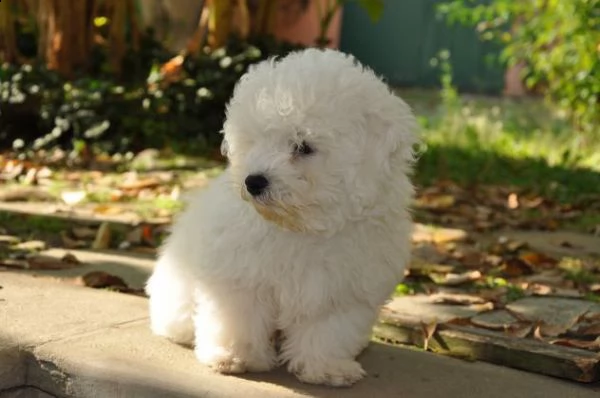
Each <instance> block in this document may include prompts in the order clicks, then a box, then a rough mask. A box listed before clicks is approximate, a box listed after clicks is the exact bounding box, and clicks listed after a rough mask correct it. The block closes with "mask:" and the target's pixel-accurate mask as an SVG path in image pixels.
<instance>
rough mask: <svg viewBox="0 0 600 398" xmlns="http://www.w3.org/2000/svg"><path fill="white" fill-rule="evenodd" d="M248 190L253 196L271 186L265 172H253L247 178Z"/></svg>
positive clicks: (260, 193) (258, 194)
mask: <svg viewBox="0 0 600 398" xmlns="http://www.w3.org/2000/svg"><path fill="white" fill-rule="evenodd" d="M245 184H246V191H248V193H249V194H250V195H252V196H253V197H256V196H260V195H262V194H263V193H264V192H265V191H266V190H267V188H268V187H269V180H268V179H267V177H265V176H264V175H263V174H251V175H249V176H248V177H246V180H245Z"/></svg>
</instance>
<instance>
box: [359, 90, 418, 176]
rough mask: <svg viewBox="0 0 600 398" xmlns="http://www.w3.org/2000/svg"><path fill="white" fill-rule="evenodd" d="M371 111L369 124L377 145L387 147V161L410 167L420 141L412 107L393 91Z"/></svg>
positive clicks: (385, 150)
mask: <svg viewBox="0 0 600 398" xmlns="http://www.w3.org/2000/svg"><path fill="white" fill-rule="evenodd" d="M388 95H389V97H388V98H386V99H385V101H382V102H380V103H379V104H378V105H379V107H377V108H375V109H373V110H371V111H370V112H369V116H368V119H369V126H370V127H371V129H373V130H375V131H374V132H375V134H374V135H375V136H376V138H375V137H374V138H375V140H376V141H377V142H375V145H377V146H378V147H380V148H385V149H384V153H387V154H388V160H387V161H390V160H391V161H394V162H400V163H404V164H405V165H406V166H408V167H410V166H411V164H412V163H413V162H414V160H415V153H416V149H417V145H418V144H419V143H420V139H419V134H418V130H419V127H418V123H417V120H416V118H415V117H414V115H413V113H412V110H411V109H410V107H409V106H408V105H407V104H406V103H405V102H404V101H403V100H402V99H400V98H399V97H397V96H396V95H395V94H393V93H389V94H388Z"/></svg>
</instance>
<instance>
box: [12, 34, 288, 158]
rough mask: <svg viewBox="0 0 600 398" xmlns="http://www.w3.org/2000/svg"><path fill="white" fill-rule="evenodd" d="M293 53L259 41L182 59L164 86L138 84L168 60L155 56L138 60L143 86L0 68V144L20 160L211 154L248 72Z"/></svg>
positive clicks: (41, 70)
mask: <svg viewBox="0 0 600 398" xmlns="http://www.w3.org/2000/svg"><path fill="white" fill-rule="evenodd" d="M296 48H297V47H295V46H291V45H286V44H280V43H277V42H275V41H273V40H272V39H264V38H263V39H260V40H259V41H255V42H253V43H246V42H240V41H237V40H231V41H230V43H228V45H227V46H226V47H224V48H220V49H217V50H215V51H213V52H211V53H203V54H201V55H199V56H197V57H188V58H187V59H185V61H184V63H183V68H182V69H183V70H182V77H181V78H178V79H176V80H175V81H174V82H170V83H169V84H164V82H161V81H160V79H159V81H157V82H155V83H154V84H152V83H150V84H148V83H147V82H146V79H145V77H147V76H148V72H147V71H151V72H150V79H149V80H152V79H154V78H155V76H156V72H157V69H158V65H159V64H161V63H163V62H164V61H165V60H166V59H168V57H165V56H164V54H162V53H160V56H158V55H157V53H153V54H154V55H152V54H146V56H145V57H141V60H142V61H143V65H137V68H138V70H142V71H146V73H145V74H142V75H141V76H142V77H143V79H140V76H139V75H137V76H136V75H131V76H130V78H129V79H128V80H125V81H122V80H121V81H117V80H116V79H115V78H113V77H111V76H108V75H105V74H103V73H102V72H101V71H98V73H97V74H96V75H92V76H89V75H88V76H85V77H82V78H78V79H75V80H73V81H65V80H63V79H62V78H61V77H60V76H58V75H57V74H56V73H54V72H52V71H48V70H47V69H45V68H44V67H42V66H29V65H22V66H18V65H8V64H5V65H2V66H0V143H2V144H4V145H12V146H13V147H14V148H15V149H19V150H20V151H22V153H23V154H26V153H27V151H28V150H38V149H41V148H49V147H54V146H59V147H61V148H70V149H73V150H74V151H78V150H79V151H81V150H83V148H85V146H86V145H85V144H88V143H89V144H93V145H94V146H95V147H97V148H98V149H99V150H102V151H105V152H109V153H115V152H125V151H134V152H135V151H138V150H140V149H143V148H147V147H156V148H164V147H172V148H173V149H174V150H176V151H182V152H189V151H197V152H200V153H206V152H210V151H211V150H213V149H214V148H217V147H218V144H219V142H220V134H218V132H219V131H220V130H221V128H222V122H223V118H224V111H225V105H226V103H227V101H228V100H229V98H230V97H231V94H232V92H233V88H234V86H235V83H236V82H237V81H238V79H239V78H240V77H241V76H242V74H244V73H245V72H246V70H247V68H248V66H249V65H251V64H253V63H255V62H258V61H261V60H263V59H265V58H267V57H269V56H272V55H282V54H285V53H286V52H288V51H290V50H292V49H296ZM131 58H132V59H133V58H134V57H131ZM132 62H133V61H132ZM139 62H140V61H139V60H138V63H139ZM152 64H154V65H155V66H154V68H153V67H152ZM132 68H133V66H132ZM152 71H153V72H154V73H152Z"/></svg>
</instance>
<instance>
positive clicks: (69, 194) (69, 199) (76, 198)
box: [60, 191, 87, 206]
mask: <svg viewBox="0 0 600 398" xmlns="http://www.w3.org/2000/svg"><path fill="white" fill-rule="evenodd" d="M86 196H87V193H86V192H85V191H65V192H62V193H61V194H60V198H61V199H62V201H63V202H65V204H67V205H68V206H74V205H76V204H78V203H80V202H81V201H82V200H83V199H85V197H86Z"/></svg>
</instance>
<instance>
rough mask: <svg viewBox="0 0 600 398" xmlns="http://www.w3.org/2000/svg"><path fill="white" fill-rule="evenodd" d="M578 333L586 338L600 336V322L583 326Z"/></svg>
mask: <svg viewBox="0 0 600 398" xmlns="http://www.w3.org/2000/svg"><path fill="white" fill-rule="evenodd" d="M576 333H577V334H579V335H584V336H600V322H596V323H592V324H588V325H581V326H580V327H579V328H578V329H577V331H576Z"/></svg>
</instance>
